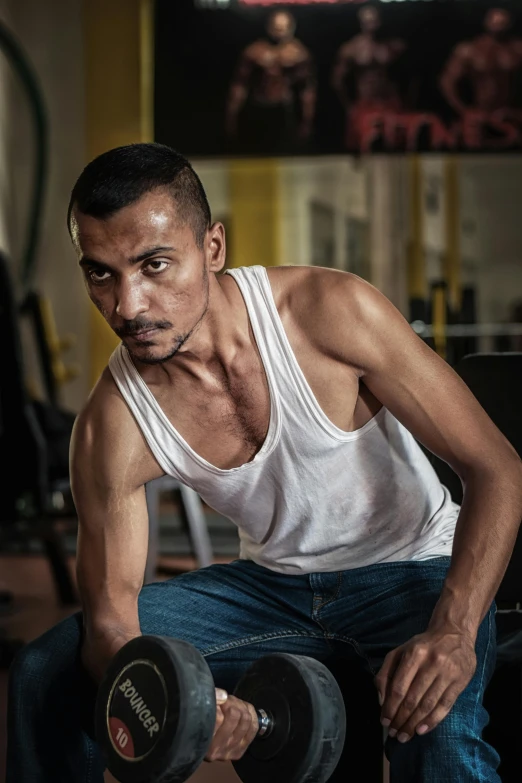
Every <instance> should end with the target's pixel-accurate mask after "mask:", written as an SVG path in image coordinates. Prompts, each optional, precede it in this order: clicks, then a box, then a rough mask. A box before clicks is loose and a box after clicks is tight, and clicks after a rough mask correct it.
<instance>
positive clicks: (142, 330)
mask: <svg viewBox="0 0 522 783" xmlns="http://www.w3.org/2000/svg"><path fill="white" fill-rule="evenodd" d="M72 229H73V231H72V233H73V240H74V244H75V246H76V249H77V251H78V255H79V260H80V265H81V267H82V270H83V273H84V277H85V282H86V286H87V291H88V293H89V296H90V298H91V300H92V301H93V302H94V304H95V305H96V307H97V308H98V310H99V311H100V312H101V314H102V315H103V317H104V318H105V320H106V321H107V323H108V324H109V326H110V327H111V328H112V329H113V330H114V331H115V332H116V334H117V335H118V337H120V338H121V340H122V341H123V343H124V344H125V346H126V347H127V348H128V350H129V351H130V353H131V354H132V355H133V356H134V357H135V358H136V359H138V360H139V361H141V362H145V363H146V364H155V363H158V362H162V361H166V360H167V359H170V358H171V357H172V356H174V354H175V353H176V352H177V351H178V350H179V348H180V347H181V346H182V345H183V344H184V343H185V342H186V341H187V339H188V338H189V337H190V335H191V334H192V333H193V331H194V329H195V328H196V326H198V325H199V324H200V323H201V321H202V319H203V318H204V316H205V313H206V312H207V308H208V299H209V266H208V263H209V257H210V256H211V255H212V253H214V255H215V252H216V247H215V246H214V245H213V244H212V243H213V242H214V240H212V239H211V234H212V232H213V231H214V232H216V231H217V233H218V235H219V234H221V232H222V227H221V226H220V224H217V225H216V227H213V229H211V230H210V231H209V232H207V238H206V240H205V244H204V247H203V248H199V247H198V246H197V244H196V240H195V237H194V234H193V231H192V228H191V226H190V225H188V224H187V223H185V222H182V221H181V220H180V219H179V218H178V215H177V208H176V204H175V202H174V200H173V199H172V197H171V196H170V194H169V193H168V192H166V191H165V190H156V191H153V192H151V193H147V194H146V195H145V196H143V197H142V198H141V199H140V200H139V201H136V202H135V203H134V204H131V205H130V206H128V207H124V208H123V209H121V210H120V211H119V212H116V213H115V214H114V215H113V216H112V217H110V218H108V219H106V220H100V219H97V218H94V217H89V216H88V215H83V214H82V213H81V212H78V211H77V210H74V212H73V224H72ZM221 238H222V234H221ZM217 240H218V243H219V240H220V237H219V236H218V237H217ZM218 250H219V248H218ZM221 252H222V253H223V254H224V246H222V247H221Z"/></svg>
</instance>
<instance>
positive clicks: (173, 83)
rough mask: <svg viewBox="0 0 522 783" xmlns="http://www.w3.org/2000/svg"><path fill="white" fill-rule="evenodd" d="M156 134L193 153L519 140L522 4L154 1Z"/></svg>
mask: <svg viewBox="0 0 522 783" xmlns="http://www.w3.org/2000/svg"><path fill="white" fill-rule="evenodd" d="M154 100H155V109H154V115H155V138H156V140H157V141H159V142H162V143H165V144H169V145H171V146H173V147H175V148H176V149H178V150H179V151H180V152H182V153H183V154H185V155H188V156H190V157H221V156H224V157H234V156H264V155H267V156H271V155H277V156H281V155H325V154H340V153H351V154H367V153H394V152H397V153H405V152H458V153H462V152H472V153H478V152H485V153H491V152H501V151H511V152H512V151H517V150H520V149H522V4H519V3H517V2H515V0H511V1H510V0H501V2H499V3H493V2H486V1H485V0H404V2H401V3H398V2H374V3H367V2H353V1H352V2H346V1H345V2H343V1H342V0H330V2H327V1H326V0H325V1H324V2H321V1H320V0H308V2H305V0H303V2H287V3H284V4H282V3H281V2H277V0H275V1H274V2H270V1H269V0H156V19H155V99H154Z"/></svg>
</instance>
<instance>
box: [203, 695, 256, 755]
mask: <svg viewBox="0 0 522 783" xmlns="http://www.w3.org/2000/svg"><path fill="white" fill-rule="evenodd" d="M216 702H217V708H216V728H215V729H214V737H213V739H212V744H211V746H210V748H209V749H208V752H207V755H206V756H205V761H237V760H238V759H240V758H241V756H242V755H243V754H244V752H245V750H246V749H247V748H248V746H249V745H250V743H251V742H252V740H253V739H254V738H255V736H256V734H257V732H258V729H259V720H258V717H257V713H256V711H255V709H254V707H253V706H252V705H251V704H247V702H246V701H242V700H241V699H237V698H236V697H235V696H229V695H228V694H227V693H226V691H223V690H221V688H216Z"/></svg>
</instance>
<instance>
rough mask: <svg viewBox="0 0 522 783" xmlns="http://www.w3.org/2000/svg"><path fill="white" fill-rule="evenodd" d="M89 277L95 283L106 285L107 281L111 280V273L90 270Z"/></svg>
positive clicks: (101, 270)
mask: <svg viewBox="0 0 522 783" xmlns="http://www.w3.org/2000/svg"><path fill="white" fill-rule="evenodd" d="M88 275H89V280H91V281H92V282H93V283H105V281H106V280H108V279H109V278H110V276H111V273H110V272H106V271H104V270H103V269H90V270H89V273H88Z"/></svg>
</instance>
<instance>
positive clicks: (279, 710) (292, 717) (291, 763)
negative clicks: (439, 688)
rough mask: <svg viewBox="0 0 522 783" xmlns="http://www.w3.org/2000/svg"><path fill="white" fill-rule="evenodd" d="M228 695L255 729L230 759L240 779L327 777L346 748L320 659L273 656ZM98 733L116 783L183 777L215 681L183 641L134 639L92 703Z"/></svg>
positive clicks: (255, 782) (196, 750) (334, 689)
mask: <svg viewBox="0 0 522 783" xmlns="http://www.w3.org/2000/svg"><path fill="white" fill-rule="evenodd" d="M234 695H235V696H237V697H238V698H239V699H242V700H243V701H246V702H249V703H250V704H252V705H253V706H254V707H255V709H256V711H257V714H258V719H259V731H258V734H257V736H256V738H255V739H254V740H253V742H252V743H251V744H250V745H249V747H248V748H247V750H246V752H245V754H244V755H243V757H242V758H241V759H239V760H238V761H234V762H233V764H234V767H235V769H236V772H237V774H238V775H239V777H240V778H241V780H242V781H244V783H267V781H270V783H278V781H280V783H325V781H327V780H328V778H329V777H330V776H331V775H332V773H333V771H334V769H335V767H336V766H337V763H338V761H339V758H340V756H341V752H342V750H343V746H344V738H345V732H346V713H345V708H344V702H343V697H342V695H341V691H340V690H339V686H338V685H337V682H336V680H335V678H334V677H333V675H332V674H331V673H330V671H329V670H328V669H327V668H326V666H324V665H323V664H322V663H320V662H319V661H316V660H314V659H313V658H307V657H305V656H301V655H289V654H286V653H277V654H274V655H267V656H265V657H263V658H260V659H259V660H258V661H256V662H255V663H254V664H253V665H252V666H251V667H250V668H249V669H248V670H247V671H246V673H245V674H244V675H243V677H242V678H241V679H240V681H239V683H238V685H237V687H236V689H235V690H234ZM95 722H96V738H97V741H98V743H99V745H100V747H101V750H102V753H103V756H104V759H105V762H106V765H107V768H108V769H109V771H110V772H111V774H112V775H114V777H115V778H116V779H117V780H118V781H119V782H120V783H183V781H185V780H187V779H188V778H189V777H190V776H191V775H192V773H193V772H195V770H196V769H197V768H198V767H199V765H200V764H201V763H202V761H203V759H204V757H205V755H206V753H207V750H208V748H209V747H210V744H211V742H212V737H213V734H214V728H215V723H216V696H215V684H214V681H213V678H212V674H211V672H210V669H209V667H208V664H207V662H206V661H205V659H204V657H203V656H202V655H201V653H200V652H199V651H198V650H196V648H195V647H193V646H192V645H191V644H188V643H187V642H184V641H181V640H179V639H171V638H168V637H164V636H140V637H137V638H136V639H132V640H131V641H130V642H128V643H127V644H126V645H125V646H124V647H122V648H121V649H120V650H119V652H118V653H117V654H116V655H115V657H114V659H113V660H112V661H111V663H110V665H109V667H108V669H107V671H106V673H105V676H104V678H103V681H102V683H101V685H100V688H99V691H98V697H97V700H96V713H95Z"/></svg>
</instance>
